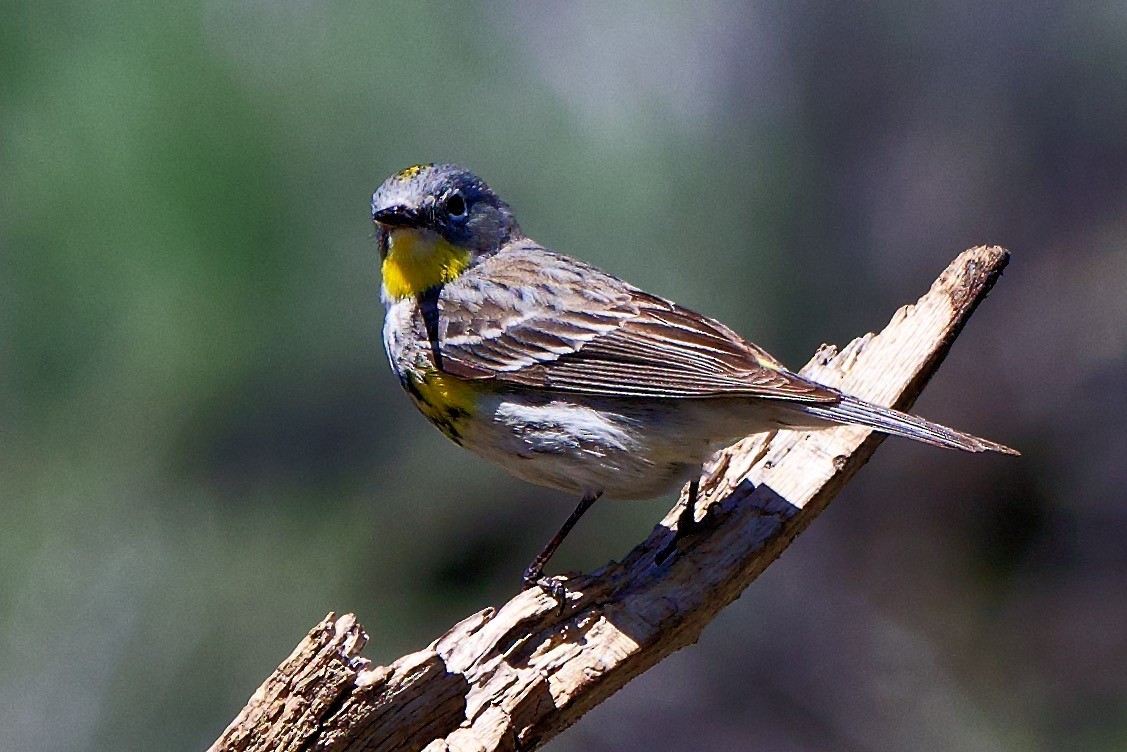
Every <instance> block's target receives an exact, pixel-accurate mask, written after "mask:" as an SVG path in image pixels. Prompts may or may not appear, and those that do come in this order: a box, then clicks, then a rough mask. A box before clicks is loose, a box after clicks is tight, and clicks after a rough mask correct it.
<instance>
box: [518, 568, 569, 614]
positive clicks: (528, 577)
mask: <svg viewBox="0 0 1127 752" xmlns="http://www.w3.org/2000/svg"><path fill="white" fill-rule="evenodd" d="M566 581H567V578H566V577H545V576H544V573H543V571H541V570H534V569H533V568H531V567H529V568H528V569H527V570H525V573H524V575H523V576H522V577H521V578H520V584H521V590H531V589H532V588H535V587H538V588H540V589H541V590H543V591H544V592H545V593H547V594H548V595H549V596H551V598H552V599H553V600H554V601H555V602H556V612H557V613H559V614H562V613H563V609H564V605H565V604H566V603H567V586H566V585H564V583H565V582H566Z"/></svg>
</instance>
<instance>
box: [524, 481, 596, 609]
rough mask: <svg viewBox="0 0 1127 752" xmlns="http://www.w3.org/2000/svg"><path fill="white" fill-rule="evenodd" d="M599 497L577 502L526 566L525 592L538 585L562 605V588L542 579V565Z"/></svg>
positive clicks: (590, 497)
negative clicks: (569, 514)
mask: <svg viewBox="0 0 1127 752" xmlns="http://www.w3.org/2000/svg"><path fill="white" fill-rule="evenodd" d="M600 496H602V493H601V492H600V493H596V494H587V495H586V496H584V497H583V498H582V499H580V500H579V506H577V507H576V508H575V511H574V512H572V513H571V516H570V517H568V518H567V522H565V523H564V524H563V527H561V528H560V529H559V531H558V532H557V533H556V534H555V535H553V536H552V540H550V541H548V545H546V546H544V550H542V551H541V552H540V553H538V554H536V558H535V559H533V560H532V563H531V564H529V565H528V569H526V570H524V576H523V577H521V584H522V585H523V586H524V589H525V590H528V589H529V588H533V587H536V586H537V585H539V586H541V587H543V588H544V589H545V590H547V591H548V592H549V593H551V594H552V595H553V596H555V598H556V600H558V601H560V605H561V606H562V605H563V596H564V587H563V585H562V584H560V583H559V582H556V581H554V580H548V579H546V578H545V577H544V565H545V564H547V563H548V560H549V559H551V558H552V554H554V553H555V552H556V549H557V548H559V547H560V544H561V543H563V540H564V538H566V537H567V534H568V533H570V532H571V529H572V528H573V527H575V523H577V522H579V518H580V517H582V516H583V513H584V512H586V511H587V510H588V509H590V508H591V505H592V504H594V503H595V501H596V500H597V499H598V498H599V497H600Z"/></svg>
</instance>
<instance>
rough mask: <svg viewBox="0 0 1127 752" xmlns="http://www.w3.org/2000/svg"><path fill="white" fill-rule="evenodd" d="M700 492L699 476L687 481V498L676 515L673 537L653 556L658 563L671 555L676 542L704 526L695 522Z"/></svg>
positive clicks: (663, 561) (661, 562)
mask: <svg viewBox="0 0 1127 752" xmlns="http://www.w3.org/2000/svg"><path fill="white" fill-rule="evenodd" d="M699 494H700V478H697V479H695V480H691V481H689V498H688V501H687V502H686V503H685V506H684V508H683V509H682V510H681V514H680V515H678V517H677V533H676V535H674V536H673V539H672V540H671V541H669V545H667V546H666V547H665V548H663V549H662V550H661V551H659V552H658V554H657V556H656V557H655V558H654V561H656V562H657V563H658V564H664V563H665V561H666V559H668V558H669V557H670V556H672V555H673V552H674V551H676V550H677V543H678V542H679V541H681V540H682V539H684V538H687V537H689V536H690V535H692V534H693V533H695V532H697V531H698V530H700V529H701V528H702V527H704V522H703V521H702V522H697V519H696V508H697V496H698V495H699Z"/></svg>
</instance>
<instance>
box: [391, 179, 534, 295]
mask: <svg viewBox="0 0 1127 752" xmlns="http://www.w3.org/2000/svg"><path fill="white" fill-rule="evenodd" d="M372 221H373V222H375V225H376V238H377V241H378V244H379V251H380V258H381V261H382V269H383V286H384V299H385V300H386V301H388V302H389V303H391V302H395V301H397V300H402V299H403V298H408V297H414V296H417V295H419V294H420V293H422V292H424V291H426V290H428V289H430V288H431V287H434V286H435V285H440V284H444V283H447V282H450V281H452V280H453V279H455V278H457V276H458V275H460V274H461V273H462V272H464V271H465V270H466V269H468V268H469V267H470V266H472V265H473V264H474V263H476V262H477V261H478V260H479V259H480V258H482V257H484V256H487V255H489V254H491V253H494V252H496V251H497V250H499V249H500V248H501V247H502V246H503V245H505V243H507V242H509V241H510V240H512V239H515V238H518V237H520V228H519V227H518V226H517V223H516V220H515V219H514V218H513V213H512V211H511V210H510V209H509V205H508V204H506V203H505V202H504V201H502V200H501V199H500V198H498V196H497V194H496V193H494V192H493V191H492V189H490V187H489V186H488V185H486V184H485V182H484V181H483V180H482V179H481V178H479V177H477V176H476V175H474V174H473V173H472V172H470V171H468V170H463V169H462V168H460V167H455V166H454V165H448V164H427V165H415V166H414V167H408V168H407V169H406V170H403V171H401V172H397V173H396V174H394V175H392V176H391V177H389V178H388V179H387V180H385V181H384V182H383V184H382V185H381V186H380V187H379V188H377V189H376V192H375V194H373V195H372Z"/></svg>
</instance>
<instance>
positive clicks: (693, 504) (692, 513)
mask: <svg viewBox="0 0 1127 752" xmlns="http://www.w3.org/2000/svg"><path fill="white" fill-rule="evenodd" d="M699 494H700V478H693V479H692V480H691V481H689V500H688V501H687V502H685V507H684V509H682V510H681V516H680V517H678V518H677V538H676V540H680V539H682V538H684V537H685V536H687V535H692V534H693V533H695V532H696V531H697V530H699V529H701V528H702V527H704V523H703V522H697V518H696V510H697V496H698V495H699Z"/></svg>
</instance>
